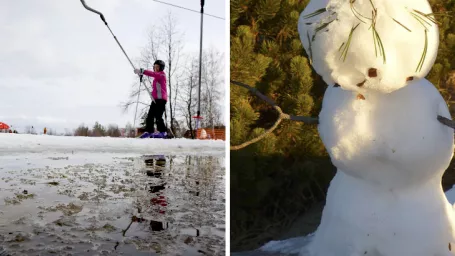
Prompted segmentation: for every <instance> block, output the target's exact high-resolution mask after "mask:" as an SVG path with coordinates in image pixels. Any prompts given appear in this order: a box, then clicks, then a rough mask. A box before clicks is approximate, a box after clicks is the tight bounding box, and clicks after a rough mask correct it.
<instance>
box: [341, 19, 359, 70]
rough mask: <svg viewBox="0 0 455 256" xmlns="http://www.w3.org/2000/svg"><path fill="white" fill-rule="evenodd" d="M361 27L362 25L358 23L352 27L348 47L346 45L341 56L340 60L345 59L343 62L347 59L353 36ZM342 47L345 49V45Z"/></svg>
mask: <svg viewBox="0 0 455 256" xmlns="http://www.w3.org/2000/svg"><path fill="white" fill-rule="evenodd" d="M359 25H360V23H358V24H357V25H356V26H355V27H352V29H351V32H350V33H349V36H348V41H347V43H346V45H344V49H343V52H342V53H341V56H340V59H341V58H343V62H344V61H345V60H346V57H347V55H348V50H349V46H351V40H352V35H353V34H354V31H355V30H356V28H357V27H358V26H359ZM342 47H343V45H342Z"/></svg>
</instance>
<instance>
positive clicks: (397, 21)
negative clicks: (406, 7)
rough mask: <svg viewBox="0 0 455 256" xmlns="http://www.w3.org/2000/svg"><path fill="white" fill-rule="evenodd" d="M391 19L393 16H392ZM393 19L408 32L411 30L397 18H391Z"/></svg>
mask: <svg viewBox="0 0 455 256" xmlns="http://www.w3.org/2000/svg"><path fill="white" fill-rule="evenodd" d="M392 19H393V18H392ZM393 21H395V22H396V23H398V24H399V25H401V26H402V27H403V28H405V29H406V30H407V31H409V32H412V31H411V30H410V29H409V28H407V27H406V26H405V25H403V24H401V23H400V22H399V21H398V20H396V19H393Z"/></svg>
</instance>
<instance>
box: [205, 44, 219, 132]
mask: <svg viewBox="0 0 455 256" xmlns="http://www.w3.org/2000/svg"><path fill="white" fill-rule="evenodd" d="M204 56H205V58H203V66H202V81H203V85H204V87H203V88H202V89H203V91H202V92H201V98H202V99H201V100H202V102H201V108H202V107H203V110H204V113H205V115H204V116H205V119H204V120H203V124H204V125H205V126H207V127H211V128H213V127H214V126H216V125H219V124H221V123H222V120H221V119H222V118H221V117H222V111H223V108H224V104H223V103H222V95H223V90H224V86H223V85H224V65H223V64H224V54H222V53H220V52H218V51H217V50H216V49H214V48H211V49H210V50H208V51H207V52H205V54H204Z"/></svg>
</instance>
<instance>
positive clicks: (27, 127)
mask: <svg viewBox="0 0 455 256" xmlns="http://www.w3.org/2000/svg"><path fill="white" fill-rule="evenodd" d="M25 133H26V134H31V133H32V127H31V126H30V125H27V126H25Z"/></svg>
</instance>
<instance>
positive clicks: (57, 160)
mask: <svg viewBox="0 0 455 256" xmlns="http://www.w3.org/2000/svg"><path fill="white" fill-rule="evenodd" d="M224 146H225V144H224V142H222V141H198V140H185V139H175V140H163V139H146V140H141V139H123V138H86V137H57V136H46V135H21V134H0V245H1V246H0V255H3V254H2V252H3V250H4V251H6V252H7V253H9V254H10V255H36V254H40V255H182V256H197V255H224V251H225V249H224V247H225V242H224V241H225V194H224V191H225V167H224V164H225V163H224V155H225V154H224V152H225V150H224Z"/></svg>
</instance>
